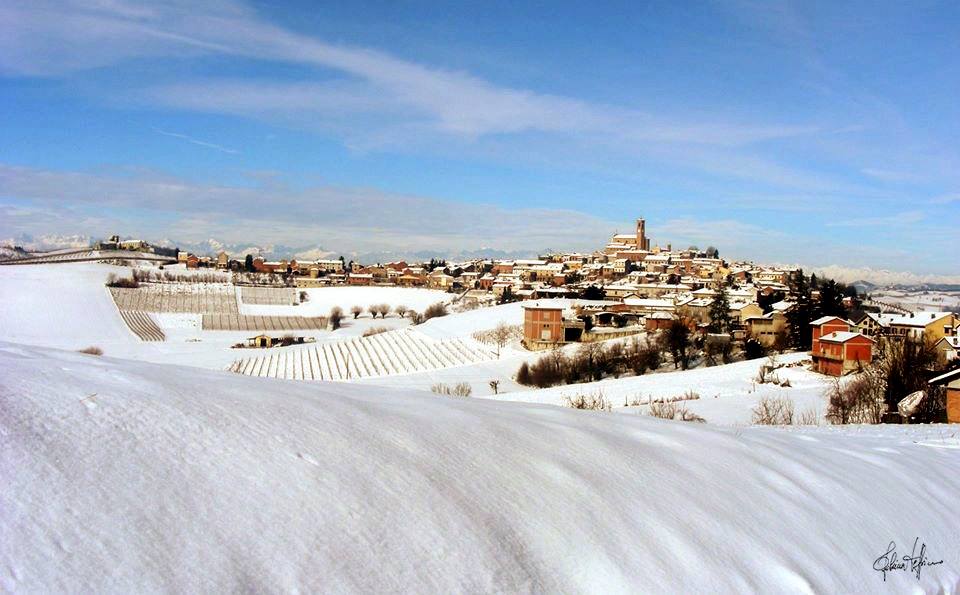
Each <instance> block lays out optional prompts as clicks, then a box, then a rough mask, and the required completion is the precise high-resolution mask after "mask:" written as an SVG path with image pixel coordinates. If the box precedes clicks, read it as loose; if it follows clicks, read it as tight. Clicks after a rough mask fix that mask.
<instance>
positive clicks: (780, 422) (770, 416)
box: [751, 397, 793, 426]
mask: <svg viewBox="0 0 960 595" xmlns="http://www.w3.org/2000/svg"><path fill="white" fill-rule="evenodd" d="M751 421H752V422H753V423H754V424H758V425H763V426H789V425H793V399H789V398H787V397H763V398H762V399H760V401H759V402H757V405H756V406H755V407H754V408H753V415H752V419H751Z"/></svg>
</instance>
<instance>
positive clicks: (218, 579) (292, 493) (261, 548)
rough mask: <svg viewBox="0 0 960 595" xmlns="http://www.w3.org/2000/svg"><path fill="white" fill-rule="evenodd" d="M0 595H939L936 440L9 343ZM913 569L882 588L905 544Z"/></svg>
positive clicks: (944, 518)
mask: <svg viewBox="0 0 960 595" xmlns="http://www.w3.org/2000/svg"><path fill="white" fill-rule="evenodd" d="M0 370H2V371H3V373H2V374H0V475H2V477H3V482H2V488H0V590H4V591H12V592H21V591H22V592H143V591H168V592H200V591H257V592H262V591H269V592H280V591H295V590H297V591H324V592H398V591H403V592H430V593H452V592H531V591H533V592H596V593H612V592H661V593H667V592H669V593H679V592H687V593H689V592H711V593H717V592H738V593H741V592H766V593H772V592H817V593H836V592H846V593H853V592H863V593H877V592H907V591H917V590H923V591H927V592H938V591H939V592H955V591H957V590H958V589H960V550H958V545H957V540H956V535H957V532H958V531H957V530H958V526H957V523H956V521H955V520H954V517H955V515H953V514H952V513H951V511H952V507H953V504H954V503H955V500H956V494H957V493H960V456H958V452H960V450H958V446H960V441H958V439H957V437H956V433H953V434H952V435H945V434H944V429H943V428H939V429H927V428H921V427H908V426H905V427H889V426H884V427H880V428H875V429H871V430H870V431H869V432H864V433H860V430H859V429H858V428H844V429H836V428H832V429H825V428H820V429H805V430H802V431H801V430H796V431H793V432H786V431H783V430H776V429H757V428H743V429H718V428H711V427H708V426H703V425H700V424H684V423H681V422H665V421H660V420H656V419H652V418H649V417H646V416H629V415H615V414H604V413H591V412H581V411H573V410H569V409H563V408H557V407H547V406H542V405H531V404H521V403H501V402H492V401H489V400H473V399H451V398H445V397H438V396H432V395H427V394H424V393H412V392H403V391H395V390H390V389H384V388H371V387H366V388H365V387H362V386H360V385H350V384H337V383H329V384H323V383H322V384H300V383H293V382H284V381H276V380H267V379H257V378H248V377H243V376H239V375H231V374H227V373H222V372H214V371H206V370H200V369H194V368H175V367H170V366H161V365H156V364H148V363H141V362H133V361H124V360H114V359H108V358H97V357H92V356H85V355H81V354H77V353H73V352H62V351H54V350H49V349H46V348H38V347H23V346H17V345H12V344H9V343H4V344H0ZM917 538H919V540H920V543H924V544H926V550H925V553H926V557H927V559H928V561H931V562H935V561H938V560H940V559H943V560H944V562H943V564H940V565H936V566H928V567H924V568H922V569H921V571H920V573H919V579H918V578H917V576H915V575H914V574H912V573H910V572H909V571H903V570H893V571H891V572H889V573H888V574H887V576H886V582H884V580H883V575H882V573H881V572H879V571H877V570H874V566H875V561H876V560H877V559H878V558H879V557H880V556H881V555H882V554H884V552H885V551H886V550H887V548H888V544H889V543H890V542H891V541H894V542H895V543H896V546H897V551H898V552H899V553H900V555H901V556H904V555H909V553H910V549H911V546H912V545H913V543H914V539H917Z"/></svg>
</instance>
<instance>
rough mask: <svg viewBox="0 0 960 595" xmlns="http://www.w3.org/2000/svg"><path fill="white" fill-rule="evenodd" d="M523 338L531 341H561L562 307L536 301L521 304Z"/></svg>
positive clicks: (525, 340)
mask: <svg viewBox="0 0 960 595" xmlns="http://www.w3.org/2000/svg"><path fill="white" fill-rule="evenodd" d="M523 340H524V342H531V343H539V342H544V343H560V342H562V341H563V308H562V307H561V306H554V305H540V304H537V303H532V304H524V306H523Z"/></svg>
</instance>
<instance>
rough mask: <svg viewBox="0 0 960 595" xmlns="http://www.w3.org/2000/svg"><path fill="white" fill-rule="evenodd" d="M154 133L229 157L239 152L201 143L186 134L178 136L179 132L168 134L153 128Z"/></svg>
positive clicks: (201, 141) (221, 146)
mask: <svg viewBox="0 0 960 595" xmlns="http://www.w3.org/2000/svg"><path fill="white" fill-rule="evenodd" d="M154 131H156V132H157V133H159V134H162V135H164V136H170V137H173V138H180V139H183V140H185V141H187V142H188V143H192V144H194V145H198V146H201V147H206V148H208V149H214V150H215V151H221V152H223V153H229V154H231V155H236V154H237V153H239V152H240V151H237V150H236V149H230V148H227V147H224V146H223V145H218V144H216V143H211V142H207V141H203V140H200V139H197V138H193V137H192V136H190V135H188V134H180V133H179V132H168V131H166V130H161V129H159V128H154Z"/></svg>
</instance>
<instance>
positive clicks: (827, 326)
mask: <svg viewBox="0 0 960 595" xmlns="http://www.w3.org/2000/svg"><path fill="white" fill-rule="evenodd" d="M810 325H811V326H813V345H812V346H811V347H810V352H811V353H812V354H813V356H814V358H816V356H817V354H818V353H819V352H820V337H822V336H824V335H829V334H830V333H836V332H844V333H845V332H849V331H850V329H852V328H853V327H855V326H856V325H855V324H854V323H852V322H850V321H849V320H846V319H843V318H840V317H839V316H823V317H821V318H818V319H816V320H814V321H813V322H811V323H810Z"/></svg>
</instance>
